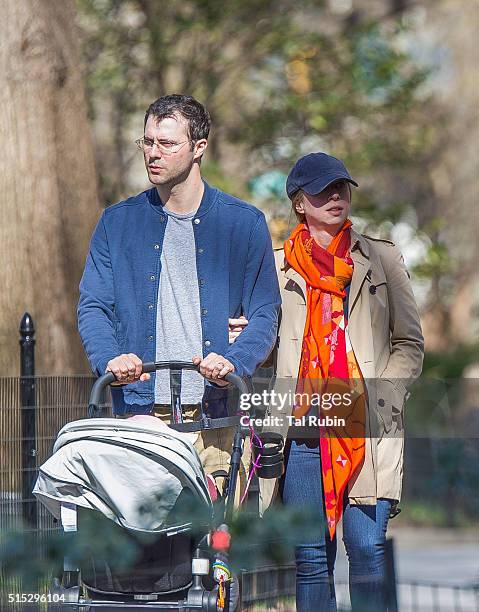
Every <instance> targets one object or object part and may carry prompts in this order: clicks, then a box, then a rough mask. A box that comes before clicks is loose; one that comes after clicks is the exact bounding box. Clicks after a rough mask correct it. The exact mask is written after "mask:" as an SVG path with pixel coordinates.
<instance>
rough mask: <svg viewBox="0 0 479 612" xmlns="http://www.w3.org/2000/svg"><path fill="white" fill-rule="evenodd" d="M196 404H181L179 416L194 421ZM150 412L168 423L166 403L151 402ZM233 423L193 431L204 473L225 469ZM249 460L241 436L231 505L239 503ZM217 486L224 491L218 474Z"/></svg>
mask: <svg viewBox="0 0 479 612" xmlns="http://www.w3.org/2000/svg"><path fill="white" fill-rule="evenodd" d="M200 413H201V406H200V405H194V404H191V405H183V417H184V420H185V421H197V420H199V418H200ZM153 415H154V416H156V417H158V418H159V419H161V420H162V421H163V422H164V423H166V424H167V425H169V424H170V419H171V411H170V406H169V405H158V404H156V405H155V408H154V411H153ZM121 416H122V418H128V417H130V416H132V415H131V414H125V415H121ZM235 429H236V428H235V427H225V428H224V429H210V430H206V431H201V432H198V433H195V434H194V435H196V442H194V447H195V449H196V452H197V453H198V455H199V457H200V460H201V464H202V466H203V469H204V470H205V472H206V474H212V473H213V472H216V471H217V470H224V471H226V472H227V471H228V469H229V462H230V458H231V453H232V450H233V437H234V433H235ZM250 460H251V446H250V441H249V438H246V439H245V440H244V450H243V456H242V458H241V464H240V467H239V471H238V479H237V482H236V491H235V506H236V507H237V506H239V502H240V499H241V496H242V495H243V493H244V490H245V487H246V481H247V480H248V474H249V465H250ZM216 484H217V487H218V489H219V491H220V493H224V492H225V491H223V486H224V484H225V483H224V480H223V479H221V478H219V479H217V480H216Z"/></svg>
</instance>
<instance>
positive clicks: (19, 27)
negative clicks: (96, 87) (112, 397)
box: [0, 0, 100, 375]
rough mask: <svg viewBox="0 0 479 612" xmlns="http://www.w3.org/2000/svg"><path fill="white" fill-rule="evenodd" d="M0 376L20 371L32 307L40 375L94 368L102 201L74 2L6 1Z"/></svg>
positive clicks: (0, 96)
mask: <svg viewBox="0 0 479 612" xmlns="http://www.w3.org/2000/svg"><path fill="white" fill-rule="evenodd" d="M2 14H3V19H2V23H3V26H2V37H1V39H0V107H1V108H2V113H1V117H0V135H1V142H2V155H1V161H0V198H1V210H2V224H1V230H0V231H1V233H0V257H1V262H2V267H1V287H2V288H1V299H0V375H17V374H18V373H19V364H18V362H19V359H18V353H19V350H18V327H19V323H20V319H21V317H22V315H23V313H24V312H25V311H28V312H29V313H30V314H31V315H32V317H33V319H34V322H35V327H36V330H37V334H36V337H37V344H36V348H37V353H36V363H37V373H38V374H74V373H75V374H81V373H86V372H88V371H89V368H88V365H87V362H86V359H85V357H84V353H83V349H82V346H81V342H80V338H79V335H78V332H77V326H76V304H77V300H78V283H79V281H80V277H81V274H82V270H83V265H84V262H85V256H86V253H87V249H88V242H89V238H90V235H91V232H92V229H93V227H94V224H95V222H96V220H97V219H98V216H99V213H100V208H99V204H98V196H97V184H96V173H95V165H94V157H93V148H92V142H91V134H90V127H89V123H88V119H87V115H86V101H85V94H84V88H83V83H82V74H81V70H80V67H79V64H80V62H79V49H78V41H77V31H76V26H75V9H74V4H73V1H72V0H36V1H35V0H3V3H2Z"/></svg>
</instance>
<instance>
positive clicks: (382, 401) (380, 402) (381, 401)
mask: <svg viewBox="0 0 479 612" xmlns="http://www.w3.org/2000/svg"><path fill="white" fill-rule="evenodd" d="M385 404H386V402H385V401H384V400H383V399H382V398H381V399H378V406H381V408H383V407H384V406H385Z"/></svg>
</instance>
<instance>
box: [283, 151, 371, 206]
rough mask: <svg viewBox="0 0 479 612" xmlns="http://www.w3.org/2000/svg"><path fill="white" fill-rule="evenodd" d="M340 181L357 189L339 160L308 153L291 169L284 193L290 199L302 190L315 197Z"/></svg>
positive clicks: (329, 156) (322, 154)
mask: <svg viewBox="0 0 479 612" xmlns="http://www.w3.org/2000/svg"><path fill="white" fill-rule="evenodd" d="M341 179H342V180H345V181H348V183H352V184H353V185H355V186H356V187H359V185H358V184H357V183H356V181H355V180H353V179H352V178H351V175H350V174H349V172H348V171H347V170H346V166H345V165H344V164H343V162H342V161H341V160H340V159H338V158H337V157H333V156H332V155H327V154H326V153H310V154H309V155H305V156H304V157H301V158H300V159H298V161H297V162H296V163H295V164H294V166H293V167H292V169H291V172H290V173H289V175H288V179H287V181H286V193H287V194H288V197H289V198H292V197H293V195H294V194H295V193H296V192H297V191H298V190H299V189H302V190H303V191H305V192H306V193H307V194H308V195H316V194H317V193H319V192H320V191H323V189H326V187H327V186H328V185H331V183H334V182H335V181H339V180H341Z"/></svg>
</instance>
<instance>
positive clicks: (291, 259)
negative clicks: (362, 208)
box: [284, 219, 366, 539]
mask: <svg viewBox="0 0 479 612" xmlns="http://www.w3.org/2000/svg"><path fill="white" fill-rule="evenodd" d="M351 225H352V222H351V221H350V220H349V219H347V220H346V221H345V222H344V224H343V226H342V228H341V230H340V231H339V233H338V234H337V235H336V236H335V237H334V238H333V240H332V242H331V244H330V245H329V246H328V248H327V249H324V248H322V247H320V246H319V245H318V244H317V243H316V242H315V241H314V239H313V238H312V236H311V234H310V233H309V229H308V227H307V225H305V224H299V225H298V226H297V227H296V228H295V229H294V230H293V232H292V234H291V236H290V237H289V239H288V240H286V242H285V243H284V253H285V257H286V261H287V262H288V264H289V265H290V266H291V267H292V268H293V269H294V270H296V272H298V273H299V274H300V275H301V276H302V277H303V278H304V280H305V281H306V286H307V313H306V324H305V327H304V335H303V344H302V349H301V363H300V367H299V373H298V384H297V387H296V402H295V406H294V409H293V415H294V416H295V417H296V418H298V419H300V418H301V417H304V416H307V415H308V413H309V414H311V408H312V406H314V405H318V404H319V405H320V410H319V417H320V421H319V422H320V423H321V421H322V420H323V419H326V417H327V416H329V417H330V420H332V421H334V424H330V423H329V422H328V423H327V424H326V425H324V424H321V425H320V428H319V435H320V452H321V470H322V477H323V491H324V504H325V510H326V519H327V523H328V530H329V534H330V537H331V539H333V537H334V534H335V531H336V526H337V524H338V522H339V521H340V519H341V516H342V512H343V496H344V492H345V489H346V485H347V483H348V481H349V480H351V478H353V477H354V476H355V475H356V474H357V472H358V471H359V470H360V468H361V466H362V464H363V462H364V449H365V443H364V436H365V414H366V410H365V387H364V381H363V379H362V375H361V371H360V368H359V364H358V362H357V360H356V357H355V355H354V352H353V350H352V347H351V345H350V343H349V338H348V334H347V331H346V327H347V319H346V316H345V313H344V306H343V299H344V297H345V296H346V292H345V291H344V289H345V287H347V285H349V284H350V282H351V278H352V274H353V261H352V260H351V259H350V257H349V249H350V245H351V236H350V230H349V228H350V227H351ZM336 393H339V394H341V400H342V401H341V402H338V401H336V402H335V403H339V404H340V405H337V406H336V405H333V406H331V402H330V401H329V400H331V399H332V398H334V397H336V398H338V396H334V395H332V394H336ZM313 397H314V398H315V399H314V400H313ZM325 398H327V399H328V402H325V401H323V400H324V399H325ZM333 417H337V419H335V418H333ZM338 419H344V422H345V424H344V425H342V424H341V422H339V423H338V422H337V421H338Z"/></svg>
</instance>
